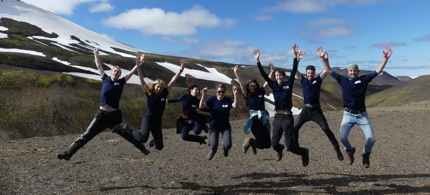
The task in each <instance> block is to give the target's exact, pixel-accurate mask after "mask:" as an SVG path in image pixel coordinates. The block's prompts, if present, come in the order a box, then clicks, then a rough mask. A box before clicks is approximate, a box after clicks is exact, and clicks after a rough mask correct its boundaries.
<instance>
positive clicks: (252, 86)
mask: <svg viewBox="0 0 430 195" xmlns="http://www.w3.org/2000/svg"><path fill="white" fill-rule="evenodd" d="M258 89H260V84H258V82H257V80H255V79H251V80H249V82H248V84H246V91H247V94H249V93H255V92H257V90H258Z"/></svg>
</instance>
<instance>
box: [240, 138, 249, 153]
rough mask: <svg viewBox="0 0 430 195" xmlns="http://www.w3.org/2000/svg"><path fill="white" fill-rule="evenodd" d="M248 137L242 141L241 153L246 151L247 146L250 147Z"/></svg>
mask: <svg viewBox="0 0 430 195" xmlns="http://www.w3.org/2000/svg"><path fill="white" fill-rule="evenodd" d="M249 141H250V139H249V138H246V139H245V141H244V142H243V145H242V149H243V153H246V152H248V149H249V147H251V144H250V143H249Z"/></svg>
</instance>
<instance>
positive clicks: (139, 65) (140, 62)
mask: <svg viewBox="0 0 430 195" xmlns="http://www.w3.org/2000/svg"><path fill="white" fill-rule="evenodd" d="M135 62H136V65H137V68H138V69H137V74H138V75H139V79H140V84H141V85H142V88H143V91H145V92H146V91H148V85H147V84H146V82H145V79H144V76H143V72H142V66H143V63H144V62H145V54H142V55H141V56H140V57H139V58H138V59H135Z"/></svg>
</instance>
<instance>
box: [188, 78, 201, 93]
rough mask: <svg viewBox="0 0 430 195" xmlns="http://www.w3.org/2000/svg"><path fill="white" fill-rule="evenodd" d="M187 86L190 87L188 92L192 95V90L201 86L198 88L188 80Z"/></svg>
mask: <svg viewBox="0 0 430 195" xmlns="http://www.w3.org/2000/svg"><path fill="white" fill-rule="evenodd" d="M187 86H188V89H187V92H188V94H191V92H190V91H191V90H192V89H194V88H196V87H197V88H199V86H197V85H196V84H194V83H193V82H191V81H189V80H188V79H187Z"/></svg>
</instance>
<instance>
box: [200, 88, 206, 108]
mask: <svg viewBox="0 0 430 195" xmlns="http://www.w3.org/2000/svg"><path fill="white" fill-rule="evenodd" d="M207 94H208V88H207V87H205V88H203V89H202V98H200V104H199V109H200V110H202V109H204V108H206V107H207V105H206V102H205V99H206V96H207Z"/></svg>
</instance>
